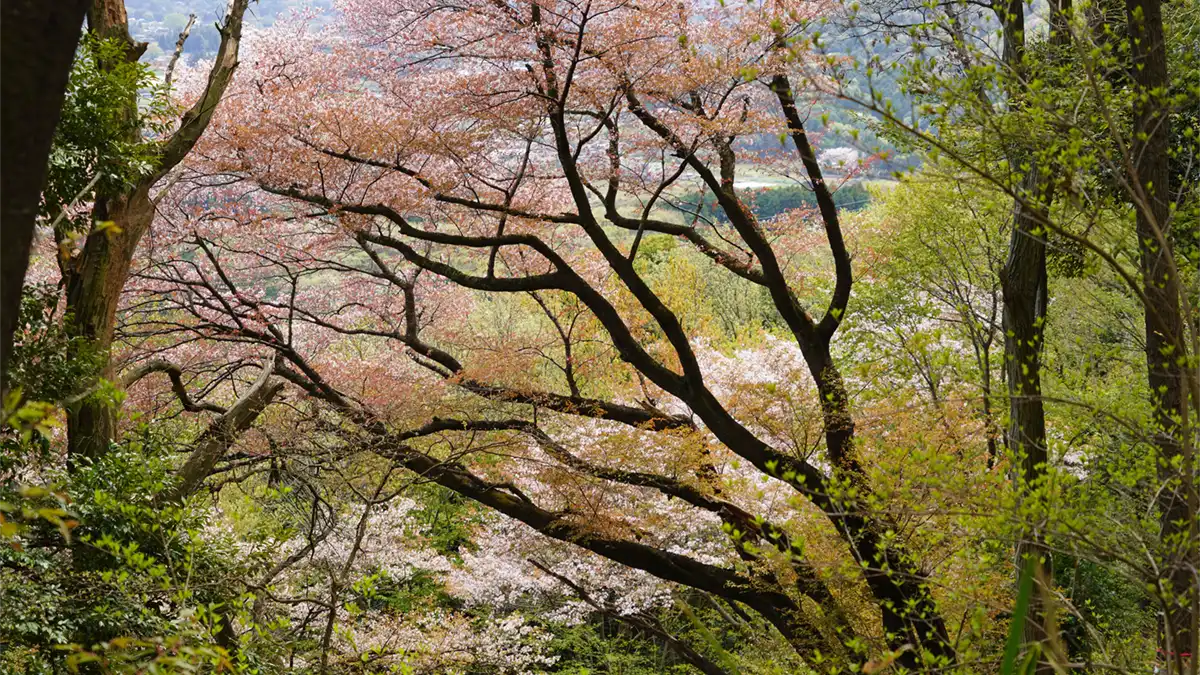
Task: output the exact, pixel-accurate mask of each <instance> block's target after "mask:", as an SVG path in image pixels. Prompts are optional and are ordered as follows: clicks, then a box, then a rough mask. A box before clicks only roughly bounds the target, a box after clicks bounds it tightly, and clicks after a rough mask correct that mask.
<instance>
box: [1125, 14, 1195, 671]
mask: <svg viewBox="0 0 1200 675" xmlns="http://www.w3.org/2000/svg"><path fill="white" fill-rule="evenodd" d="M1126 11H1127V15H1128V21H1129V31H1130V38H1131V39H1130V42H1131V44H1132V50H1133V64H1132V67H1131V68H1130V72H1131V73H1132V76H1133V79H1134V82H1135V83H1136V86H1137V88H1138V89H1139V90H1140V91H1139V96H1138V97H1136V98H1135V101H1137V103H1135V110H1134V115H1135V121H1134V133H1133V143H1132V147H1131V155H1132V162H1133V166H1130V167H1129V170H1130V171H1131V173H1132V174H1133V175H1131V176H1130V184H1131V185H1132V186H1134V187H1133V202H1134V206H1135V209H1136V211H1137V238H1138V245H1139V248H1140V254H1141V255H1140V262H1141V271H1142V279H1143V282H1142V287H1143V292H1144V294H1145V295H1144V303H1145V307H1144V309H1145V328H1146V366H1147V372H1148V380H1149V385H1150V396H1151V404H1152V406H1153V410H1154V422H1155V426H1156V427H1157V429H1156V436H1155V444H1156V446H1157V448H1158V455H1159V456H1158V458H1157V461H1158V467H1159V478H1160V483H1161V484H1162V486H1163V489H1161V490H1160V491H1159V493H1158V498H1159V508H1160V510H1161V522H1162V537H1163V540H1164V541H1165V542H1167V545H1168V549H1169V551H1170V553H1169V556H1170V557H1169V560H1168V561H1167V563H1168V564H1167V569H1166V570H1165V572H1164V575H1165V576H1166V581H1169V583H1170V589H1169V591H1168V592H1167V593H1166V595H1168V596H1169V597H1168V598H1167V602H1168V608H1167V611H1166V616H1165V617H1164V631H1163V643H1164V644H1163V645H1162V648H1163V651H1164V652H1166V653H1167V655H1168V657H1169V658H1168V662H1169V664H1170V665H1169V668H1170V671H1171V672H1181V671H1182V670H1183V668H1184V659H1183V658H1181V657H1180V656H1179V655H1180V654H1184V653H1191V654H1195V653H1196V627H1195V625H1194V621H1195V611H1196V608H1195V603H1196V581H1195V577H1194V571H1193V570H1195V569H1196V564H1197V560H1196V541H1195V532H1194V526H1195V520H1196V512H1195V503H1194V501H1195V500H1194V490H1195V486H1194V477H1193V476H1191V475H1188V474H1190V472H1191V470H1192V469H1191V467H1190V466H1189V465H1190V464H1191V457H1190V453H1186V454H1187V456H1185V449H1186V447H1185V444H1186V443H1188V442H1189V440H1190V439H1188V438H1187V437H1186V436H1187V434H1188V433H1189V432H1188V429H1187V428H1186V425H1185V424H1183V421H1184V420H1186V419H1187V412H1188V411H1187V410H1186V406H1187V405H1188V402H1187V396H1186V395H1185V391H1186V384H1185V377H1186V373H1185V369H1186V368H1187V367H1188V366H1187V362H1186V360H1185V359H1186V356H1187V348H1186V337H1185V334H1184V321H1183V315H1182V311H1181V308H1180V289H1179V275H1178V273H1177V270H1175V262H1174V261H1175V258H1174V252H1173V250H1172V245H1171V244H1172V237H1171V208H1170V204H1171V172H1170V154H1169V152H1170V145H1169V137H1170V116H1169V113H1168V109H1167V108H1168V104H1167V102H1166V101H1165V97H1166V96H1167V93H1166V92H1167V88H1168V86H1169V84H1170V79H1169V74H1168V72H1167V55H1166V45H1165V40H1164V34H1163V20H1162V6H1161V1H1160V0H1128V1H1127V2H1126ZM1180 460H1184V461H1183V463H1182V467H1183V468H1182V470H1181V469H1180V464H1179V461H1180ZM1193 672H1194V671H1193Z"/></svg>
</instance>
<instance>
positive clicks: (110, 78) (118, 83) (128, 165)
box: [42, 33, 168, 232]
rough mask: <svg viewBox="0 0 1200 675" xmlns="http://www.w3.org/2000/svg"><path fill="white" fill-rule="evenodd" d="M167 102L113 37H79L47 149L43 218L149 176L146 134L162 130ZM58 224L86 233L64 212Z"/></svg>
mask: <svg viewBox="0 0 1200 675" xmlns="http://www.w3.org/2000/svg"><path fill="white" fill-rule="evenodd" d="M167 106H168V98H167V92H166V90H165V88H164V87H163V85H162V83H161V81H160V80H159V79H158V77H157V76H156V75H155V73H154V71H153V70H152V69H151V68H150V66H149V65H147V64H144V63H140V62H137V61H132V62H131V61H129V60H128V59H127V58H126V55H125V47H124V46H123V45H122V44H121V43H120V42H119V41H117V40H102V39H99V38H96V37H94V36H92V35H91V34H90V33H89V34H86V35H84V37H83V39H82V40H81V42H80V46H79V51H78V53H77V54H76V57H75V64H74V66H73V67H72V68H71V75H70V79H69V80H68V83H67V95H66V99H65V100H64V102H63V110H62V117H61V118H60V120H59V123H58V127H57V128H56V130H55V134H54V142H53V145H52V146H51V151H50V162H49V168H48V174H47V179H46V191H45V193H44V195H43V211H42V216H43V218H45V219H47V220H55V219H56V218H57V217H58V216H59V214H60V213H61V211H62V210H63V209H64V208H66V207H67V206H68V205H70V204H72V203H75V202H76V201H77V200H78V201H83V202H87V201H90V200H91V199H92V198H93V197H92V196H93V195H95V194H100V195H104V194H116V193H118V192H120V191H122V190H123V189H125V188H127V187H128V186H130V185H131V184H133V183H134V182H136V181H137V180H139V179H141V178H143V177H145V176H147V175H150V174H151V173H152V172H153V171H154V170H155V168H156V167H157V162H158V146H157V144H156V143H155V142H154V141H153V140H152V139H150V138H147V136H146V135H147V134H149V135H151V136H153V135H155V134H158V133H161V132H163V131H165V130H166V128H167V127H166V126H165V125H166V122H165V120H166V119H167V115H166V112H167ZM60 229H65V230H70V231H74V232H80V231H82V232H86V231H87V230H90V229H91V223H90V222H89V221H88V220H87V219H85V218H80V217H69V216H68V217H67V218H65V219H64V223H63V225H60Z"/></svg>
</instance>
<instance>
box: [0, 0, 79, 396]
mask: <svg viewBox="0 0 1200 675" xmlns="http://www.w3.org/2000/svg"><path fill="white" fill-rule="evenodd" d="M86 9H87V0H57V1H55V2H46V1H45V0H4V4H3V5H0V23H2V25H3V28H4V40H3V42H2V43H0V72H3V77H2V78H0V100H3V101H4V105H3V106H2V107H0V135H2V138H0V146H2V147H3V153H0V156H2V157H3V160H2V161H0V233H2V234H0V391H7V390H8V359H9V355H10V353H11V351H12V343H13V333H14V332H15V330H16V325H17V313H18V310H19V308H20V306H21V286H22V285H23V284H24V281H25V270H26V268H27V267H28V266H29V248H30V245H31V243H32V241H33V228H34V221H35V220H36V218H37V213H38V203H39V201H40V199H41V193H42V188H43V187H44V186H45V182H46V164H47V161H48V160H49V156H50V142H51V139H52V138H53V137H54V128H55V126H56V125H57V124H58V118H59V115H60V114H61V113H62V103H63V97H64V96H65V94H66V87H67V77H68V75H69V74H70V72H71V61H72V60H73V59H74V56H75V47H76V46H77V45H78V44H79V34H80V28H81V27H82V24H83V17H84V12H85V11H86Z"/></svg>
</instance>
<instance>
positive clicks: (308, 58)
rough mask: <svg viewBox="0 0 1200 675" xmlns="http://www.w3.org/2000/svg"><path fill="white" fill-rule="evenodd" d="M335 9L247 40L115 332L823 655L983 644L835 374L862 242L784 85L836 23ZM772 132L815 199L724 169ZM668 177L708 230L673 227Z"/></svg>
mask: <svg viewBox="0 0 1200 675" xmlns="http://www.w3.org/2000/svg"><path fill="white" fill-rule="evenodd" d="M340 9H341V11H342V13H343V19H344V24H343V25H340V26H336V27H334V28H333V29H330V30H327V31H325V32H322V33H317V32H313V31H310V30H309V29H308V28H307V26H306V25H305V21H304V16H303V15H298V16H296V17H294V18H293V19H292V20H291V21H281V22H278V23H277V24H276V26H275V27H273V28H272V29H271V31H269V32H266V33H263V34H261V35H255V36H254V40H251V41H250V43H251V44H252V45H253V46H252V47H251V49H252V50H253V53H252V55H250V56H248V57H247V63H249V64H251V67H250V68H249V69H248V70H244V71H242V72H241V73H240V74H239V80H238V82H237V85H236V87H237V89H236V92H235V93H233V94H232V95H231V96H229V97H228V100H227V101H226V102H225V103H224V104H223V105H222V108H221V110H220V112H219V114H218V115H217V116H216V117H215V118H214V119H213V122H212V128H211V129H210V131H209V133H207V134H206V135H205V137H204V138H203V139H202V140H201V142H200V145H199V146H198V152H197V153H196V154H195V155H194V161H190V162H189V163H188V165H187V167H186V170H187V171H188V172H189V173H188V175H187V177H185V178H184V179H182V180H181V181H180V182H179V183H178V184H177V185H176V186H175V187H174V188H173V194H172V195H171V197H170V198H169V200H168V201H164V203H163V207H162V211H163V215H164V226H163V227H162V228H160V229H159V231H157V232H156V237H155V241H154V242H153V250H151V251H150V252H149V255H148V256H147V258H146V260H145V264H144V265H143V267H142V268H140V269H139V270H138V272H137V274H136V278H137V279H136V283H135V284H134V288H133V289H132V290H133V293H132V294H131V298H130V307H129V310H128V311H127V312H125V313H124V319H123V323H122V326H121V331H122V334H123V335H124V336H125V337H126V339H129V340H137V341H140V343H141V344H143V345H145V346H146V347H147V348H151V349H153V350H159V351H161V352H163V353H164V354H169V353H171V352H172V351H175V350H180V349H187V348H188V346H189V345H192V344H196V343H199V342H202V343H204V344H206V345H210V346H216V345H223V348H224V350H225V353H226V354H227V355H228V356H227V358H230V359H233V360H238V359H244V358H246V355H247V354H254V353H258V354H261V353H263V352H270V353H273V354H274V355H275V358H276V359H277V360H276V361H275V363H276V365H275V373H276V374H277V375H278V376H280V377H281V378H283V379H285V380H287V381H288V382H289V383H290V384H291V385H292V386H293V387H295V388H296V389H298V390H299V391H300V392H302V393H303V396H304V397H305V400H306V401H307V402H308V404H309V405H312V406H314V407H315V409H320V410H324V411H327V412H329V413H334V414H336V415H337V416H338V418H339V419H340V421H339V422H338V423H337V424H335V425H332V426H331V427H330V428H329V430H328V432H329V433H332V434H334V435H335V436H336V437H338V438H340V439H342V442H344V443H346V444H347V446H348V447H356V448H369V449H370V451H371V452H372V453H374V454H375V455H377V456H378V457H380V458H383V459H386V460H388V461H390V462H391V463H393V464H394V465H396V466H400V467H403V468H404V469H407V470H408V471H409V472H411V473H414V474H416V475H419V476H420V477H422V479H424V480H427V481H431V482H434V483H437V484H439V485H441V486H442V487H444V488H447V489H449V490H452V491H454V492H456V493H458V494H460V495H462V496H464V497H467V498H469V499H471V500H473V501H475V502H477V503H478V504H480V505H482V506H484V507H487V508H489V509H491V510H494V511H495V512H498V513H499V514H502V515H503V516H507V517H508V518H510V519H512V520H513V521H517V522H520V523H522V524H523V525H522V526H523V527H526V528H528V529H529V530H530V531H532V532H536V533H538V535H539V538H538V539H537V541H540V542H546V541H547V540H550V541H557V542H561V543H562V544H566V545H569V546H573V547H578V548H581V549H584V550H586V551H587V552H588V555H592V556H598V558H600V559H604V560H606V561H609V563H615V564H617V565H620V566H622V567H624V568H629V569H632V570H637V571H639V573H642V574H648V575H650V576H651V577H654V578H656V579H658V580H659V581H660V583H661V582H665V583H668V584H674V585H678V586H682V587H688V588H691V589H695V590H696V591H700V592H703V593H705V594H708V595H710V596H713V597H715V598H718V599H720V600H721V601H722V602H727V603H731V604H732V605H733V606H737V607H748V608H749V609H751V610H753V611H754V612H756V613H757V614H759V615H760V616H761V617H762V618H763V619H764V620H765V621H767V622H769V623H770V624H771V625H772V626H773V627H774V629H775V630H777V631H778V632H779V634H780V635H782V636H783V638H784V639H786V640H787V641H788V642H789V643H790V644H791V645H792V646H793V647H794V648H795V649H796V651H797V652H798V653H799V654H800V655H801V656H802V657H803V658H805V659H806V660H808V662H809V663H810V664H814V665H815V664H820V663H825V662H834V663H837V664H840V665H862V664H864V663H866V662H867V661H868V660H871V659H875V658H883V659H885V660H886V661H888V662H890V661H891V660H893V659H894V660H895V661H896V662H898V663H900V664H902V665H904V666H905V667H907V668H910V669H918V668H923V667H945V666H949V665H952V664H953V663H954V662H955V661H956V659H957V658H958V655H957V654H956V650H955V647H954V644H955V641H956V640H957V641H958V642H959V643H960V644H965V643H967V642H969V641H970V639H969V638H965V637H964V636H963V635H952V633H951V629H950V628H948V626H947V620H946V616H947V614H946V609H945V606H944V603H947V602H948V603H950V604H951V605H952V606H954V607H955V609H956V610H957V609H960V608H961V609H962V610H963V611H964V612H966V613H970V612H971V611H975V610H972V609H971V608H970V607H969V606H968V607H965V608H964V607H962V604H963V603H964V602H965V601H964V599H963V597H961V596H959V597H957V598H954V597H950V598H948V597H947V596H946V594H945V593H944V592H943V591H939V588H942V589H944V587H945V586H946V585H947V584H949V583H953V582H951V581H950V580H951V579H953V578H958V577H962V576H964V575H968V576H969V573H967V572H966V571H965V569H966V568H963V567H962V564H963V561H962V560H961V559H954V560H947V559H945V558H944V557H941V558H939V556H938V554H937V553H936V549H937V548H938V547H939V546H945V545H946V540H945V539H942V538H940V537H939V535H937V534H935V531H936V529H937V528H936V525H935V524H933V523H931V522H930V521H928V520H924V521H922V520H920V519H915V520H910V519H909V518H908V516H906V515H904V514H902V513H901V512H900V511H898V510H896V509H895V508H894V507H895V505H896V502H895V500H894V499H892V498H891V495H893V494H894V493H893V491H892V488H893V487H894V486H891V485H889V484H888V481H889V478H888V477H887V476H886V474H883V473H881V472H878V471H876V470H875V468H874V467H873V466H872V465H871V462H872V461H873V460H874V458H875V457H876V455H874V453H873V450H872V449H873V448H875V447H878V446H877V443H876V442H877V441H878V437H877V436H876V433H877V432H880V431H881V430H880V429H876V428H874V424H873V423H868V424H867V426H866V427H863V426H862V421H861V420H860V419H856V411H855V409H854V405H853V403H852V399H851V394H850V391H849V389H848V386H847V380H846V378H845V376H843V374H842V371H841V368H840V367H839V364H838V362H837V358H836V357H835V353H836V351H835V341H834V338H835V336H836V335H837V334H838V330H839V327H840V326H841V325H842V323H843V319H844V318H845V315H846V312H847V308H848V306H849V302H850V297H851V289H852V286H853V273H852V266H851V262H852V260H851V258H852V256H851V250H850V245H849V244H848V242H847V237H846V235H845V233H844V232H843V228H842V222H841V214H839V210H838V208H837V206H836V205H835V202H834V198H833V190H834V186H832V185H830V184H829V183H827V182H826V179H825V177H824V175H823V173H822V167H821V165H820V163H819V162H818V160H817V154H816V149H815V147H814V143H813V140H812V139H811V138H810V136H809V132H808V131H807V130H806V125H805V121H806V117H807V116H808V115H809V113H810V112H811V109H812V106H813V105H815V104H817V102H818V101H817V100H816V99H812V98H807V97H805V96H804V92H803V91H802V90H800V89H799V88H797V87H795V86H794V85H793V80H792V77H793V74H794V72H795V70H796V68H797V67H798V66H799V65H800V62H801V61H803V60H804V58H805V57H804V56H803V55H797V53H796V52H795V50H785V49H783V48H782V47H783V46H784V45H785V44H786V43H787V39H788V37H789V35H791V34H792V32H794V31H796V30H798V28H797V26H799V25H801V24H802V23H803V22H804V21H805V20H807V19H811V18H812V17H814V16H816V15H817V14H819V13H820V12H822V11H824V10H825V9H826V8H825V7H824V6H823V5H820V4H814V3H799V2H790V1H782V2H768V3H761V4H759V3H756V4H754V5H749V4H747V5H744V6H738V7H727V8H726V7H716V6H708V5H706V4H703V3H697V4H679V3H658V2H648V3H631V2H625V1H617V2H594V1H593V2H556V3H551V4H546V3H540V2H523V1H522V2H512V3H494V2H484V1H478V2H476V1H474V0H472V1H471V2H467V3H465V4H462V3H460V4H454V5H447V4H444V3H440V2H427V1H425V0H414V1H412V2H402V3H388V4H387V5H379V4H378V3H374V2H368V1H366V0H363V1H357V0H356V1H348V2H345V3H343V4H342V5H341V7H340ZM761 135H769V136H772V137H778V138H779V139H780V142H782V143H783V144H784V146H785V150H786V151H787V153H788V154H789V155H790V157H791V164H792V166H793V167H795V168H798V169H799V170H800V171H802V172H803V175H804V176H806V182H807V184H808V185H809V187H810V188H811V189H812V190H813V191H814V193H815V195H816V201H817V204H818V208H817V210H816V213H813V214H808V215H809V217H808V218H804V217H801V215H800V214H788V215H786V216H784V217H780V218H778V219H775V220H771V221H769V222H764V221H760V220H759V219H758V218H757V217H756V216H755V214H754V212H753V210H752V209H751V208H750V207H749V205H748V203H749V195H747V194H745V193H744V191H741V190H739V189H738V188H737V186H736V181H737V177H738V173H739V170H740V169H741V168H742V167H741V163H740V152H741V146H740V145H739V143H740V139H743V138H746V137H752V136H761ZM687 185H694V186H698V187H700V188H701V189H702V190H704V191H706V192H707V193H710V194H711V195H712V199H713V200H714V201H715V202H716V204H717V207H718V208H719V210H720V211H721V213H723V215H724V218H723V219H722V222H717V221H715V220H711V219H709V218H706V217H704V216H703V214H702V213H701V212H699V211H696V210H693V213H691V215H690V216H689V217H685V218H671V217H667V216H664V215H662V214H663V213H664V210H663V209H661V208H659V207H661V206H666V205H670V204H672V203H673V202H675V201H676V196H675V195H676V194H677V191H676V190H674V189H673V188H676V187H685V186H687ZM674 205H675V206H676V207H682V208H684V209H685V210H686V208H687V207H686V205H680V204H677V203H676V204H674ZM814 226H815V230H816V232H817V233H819V234H814V232H813V229H814ZM663 239H670V240H673V241H675V242H677V244H678V245H680V246H683V247H686V249H687V250H689V251H691V252H693V253H694V254H695V256H696V258H697V260H698V261H702V262H700V263H699V264H702V265H705V266H707V267H709V268H711V270H712V271H714V272H715V273H717V274H720V275H721V278H722V279H724V280H725V283H736V284H744V285H745V287H746V288H749V289H753V290H754V291H755V292H758V291H760V290H761V291H762V292H763V293H765V294H766V295H767V297H769V298H770V303H771V306H772V307H773V310H774V312H775V313H776V314H777V315H778V317H779V319H780V322H781V325H782V326H783V327H784V329H785V331H786V334H787V336H788V337H787V340H786V341H777V342H773V343H771V347H770V348H767V349H761V350H757V351H754V350H751V351H747V352H745V353H742V354H739V358H738V359H737V360H736V361H730V360H729V359H728V358H727V357H725V356H723V355H722V354H721V352H720V350H718V349H715V348H713V347H711V346H710V345H709V344H707V342H706V339H705V336H704V333H703V329H702V326H703V322H702V321H700V320H698V319H697V318H696V317H695V316H694V315H693V314H692V307H693V306H694V304H695V300H696V299H695V298H694V297H689V296H688V295H687V294H686V293H680V292H678V288H677V287H674V286H673V285H672V284H663V283H661V282H660V281H658V280H656V279H655V278H654V277H653V275H652V274H651V273H650V272H649V271H648V270H647V267H646V264H647V254H646V250H647V248H648V247H649V246H650V244H649V242H650V241H651V240H663ZM818 252H819V255H821V256H824V257H825V258H826V260H829V261H831V263H832V264H831V265H827V266H824V267H823V269H827V270H828V269H830V267H831V268H832V269H831V270H830V275H831V276H830V277H829V278H828V279H824V280H821V281H820V282H818V281H816V280H814V279H809V278H807V274H808V273H809V272H810V270H809V269H808V268H805V267H804V265H803V262H802V261H803V260H804V259H805V258H807V257H810V256H815V255H818ZM529 317H535V318H533V319H530V318H529ZM914 415H915V416H916V417H919V416H920V413H919V412H918V413H914ZM898 418H899V417H898V416H896V415H895V414H894V413H893V417H892V419H893V420H895V419H898ZM920 424H921V423H920V422H917V423H916V425H920ZM864 428H865V429H868V430H869V431H870V433H868V434H866V435H865V437H864V436H863V434H861V433H856V432H857V431H859V430H861V429H864ZM984 435H985V434H983V433H980V434H976V437H975V438H974V442H975V443H977V444H979V445H980V446H981V447H982V445H983V439H984ZM892 440H893V441H894V439H892ZM935 445H937V444H936V443H935ZM943 449H944V448H943ZM941 451H943V450H936V451H935V452H941ZM978 456H979V457H980V458H981V459H980V463H981V465H982V462H983V459H982V457H983V453H982V452H981V453H979V455H978ZM966 470H967V471H968V473H969V472H970V469H969V468H968V469H966ZM941 478H942V477H941V476H939V477H938V480H933V479H930V480H929V481H928V482H929V484H934V483H937V482H939V481H940V479H941ZM881 479H882V480H881ZM948 484H951V485H954V486H955V487H952V488H949V489H957V488H960V487H962V484H961V483H955V482H953V481H949V482H948ZM971 489H973V490H974V492H975V494H974V497H975V498H978V499H985V500H986V499H988V496H989V495H990V494H991V493H990V492H989V491H988V490H985V489H982V488H980V487H979V486H978V485H976V486H973V487H972V488H968V489H967V490H964V492H968V493H969V492H970V490H971ZM926 494H928V493H926ZM542 545H543V546H544V545H546V544H545V543H543V544H542ZM934 559H940V560H942V561H943V562H942V563H941V564H940V566H939V565H937V564H934V563H932V562H930V561H932V560H934ZM539 565H542V566H543V569H544V570H548V573H549V575H551V576H552V577H554V578H555V579H557V581H555V583H556V584H557V583H558V582H559V581H563V580H564V579H565V580H568V581H570V583H572V584H578V583H580V580H579V579H578V575H576V574H572V573H570V571H569V569H564V568H561V567H557V566H554V565H553V564H552V563H549V562H547V561H542V562H539ZM526 573H527V574H535V572H533V571H531V570H529V569H527V570H526ZM576 590H582V591H583V592H584V593H587V591H586V590H585V589H584V587H583V586H580V587H579V588H578V589H576ZM589 595H590V594H589ZM580 597H582V595H581V596H580ZM967 604H968V605H969V604H970V603H969V602H968V603H967ZM633 607H636V604H635V605H634V606H633ZM977 609H978V608H977ZM739 611H741V610H739Z"/></svg>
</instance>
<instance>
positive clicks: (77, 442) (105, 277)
mask: <svg viewBox="0 0 1200 675" xmlns="http://www.w3.org/2000/svg"><path fill="white" fill-rule="evenodd" d="M149 189H150V188H149V186H148V185H141V186H139V187H138V188H137V189H136V190H135V191H134V192H133V193H132V194H129V195H120V196H116V197H103V198H100V199H98V200H97V201H96V207H95V209H94V211H93V213H94V216H95V219H96V221H97V222H101V221H111V222H112V223H113V225H111V226H108V227H106V228H104V230H103V231H101V232H94V233H92V234H91V235H89V236H88V238H87V242H86V243H85V244H84V247H83V251H82V252H81V253H80V254H79V256H77V258H76V259H75V260H73V261H72V263H71V265H72V269H71V271H70V273H69V275H68V279H67V311H68V312H69V314H70V316H71V324H70V330H71V333H72V334H73V335H76V336H79V337H83V338H86V339H87V341H88V347H87V348H88V349H89V350H95V352H96V353H98V354H99V358H100V359H101V363H102V364H103V366H102V369H101V373H100V376H101V377H103V378H105V379H108V380H114V379H115V375H116V374H115V372H114V370H113V364H112V362H111V360H110V354H109V351H110V349H111V348H112V342H113V331H114V328H115V325H116V316H117V305H118V304H119V303H120V300H121V292H122V290H123V289H124V288H125V282H126V280H128V278H129V270H130V266H131V265H132V263H133V254H134V251H135V250H136V249H137V245H138V242H139V241H140V240H141V238H142V235H143V234H145V233H146V230H148V229H149V228H150V222H151V221H152V220H153V218H154V205H153V204H152V203H151V202H150V197H149ZM115 433H116V411H115V410H114V409H113V407H112V406H111V405H110V404H108V403H106V402H104V401H97V400H94V399H92V398H91V397H89V398H86V399H84V400H82V401H80V402H79V403H78V404H76V405H75V406H72V407H71V408H70V409H69V410H68V411H67V439H68V441H67V446H68V452H69V454H70V456H71V457H88V458H95V457H99V456H100V455H102V454H103V453H104V452H105V451H106V450H107V449H108V444H109V442H110V441H111V440H112V439H113V438H114V436H115Z"/></svg>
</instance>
